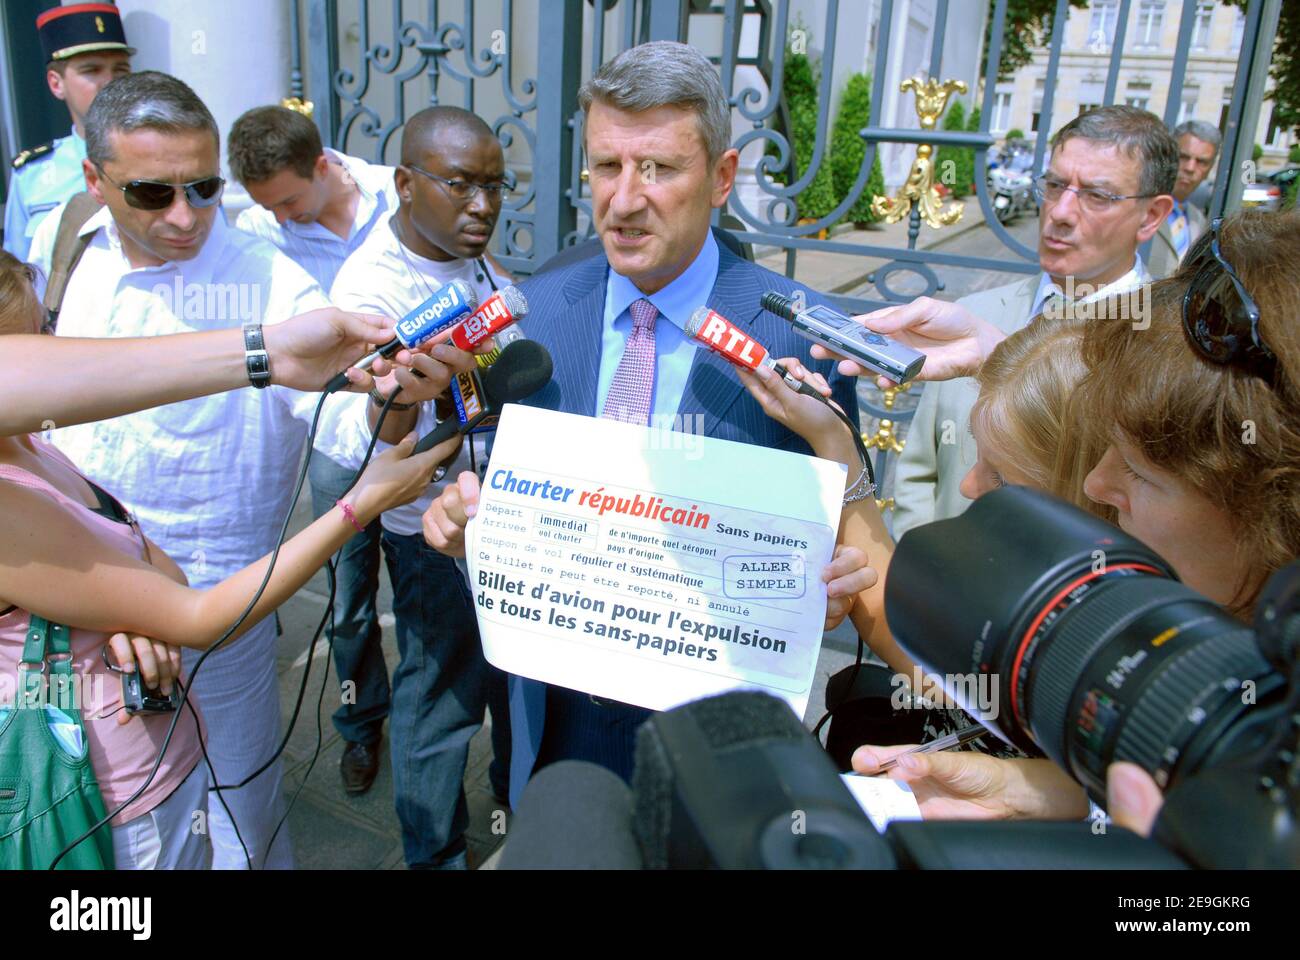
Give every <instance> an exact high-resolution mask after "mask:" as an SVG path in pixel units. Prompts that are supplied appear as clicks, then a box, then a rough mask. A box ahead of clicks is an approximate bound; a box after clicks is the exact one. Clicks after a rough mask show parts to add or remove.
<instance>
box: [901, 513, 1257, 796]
mask: <svg viewBox="0 0 1300 960" xmlns="http://www.w3.org/2000/svg"><path fill="white" fill-rule="evenodd" d="M885 610H886V616H887V619H888V621H889V625H890V629H891V631H892V632H893V634H894V636H895V638H897V640H898V642H899V643H900V644H901V645H902V647H903V649H904V650H906V651H907V652H908V653H909V654H910V655H911V656H912V657H913V658H914V659H916V660H917V661H918V662H919V663H921V664H922V665H924V667H925V668H926V669H927V671H929V673H930V675H931V676H932V677H934V679H935V681H936V682H939V683H941V684H942V686H943V689H944V690H945V691H946V692H947V693H948V695H949V696H951V697H953V698H954V699H955V700H956V701H957V702H959V703H961V705H962V706H963V707H964V708H965V709H966V710H967V711H968V712H969V713H971V714H972V715H974V716H976V717H978V718H979V719H980V721H981V722H983V723H984V724H985V725H986V726H988V727H990V728H991V729H993V730H994V731H995V732H997V733H998V735H999V736H1001V737H1002V738H1003V739H1005V740H1007V741H1008V742H1010V743H1013V744H1015V745H1017V746H1019V747H1020V748H1021V749H1023V750H1025V751H1026V752H1029V753H1042V754H1046V755H1047V756H1049V757H1051V758H1052V760H1054V761H1055V762H1056V763H1058V764H1059V765H1060V766H1062V767H1064V768H1065V769H1066V770H1067V771H1069V772H1070V774H1071V775H1072V776H1073V777H1075V779H1077V780H1078V781H1079V782H1081V783H1083V784H1084V785H1085V786H1086V787H1088V788H1089V790H1091V791H1092V792H1093V793H1094V795H1102V794H1104V792H1105V774H1106V768H1107V766H1109V764H1111V763H1112V762H1115V761H1118V760H1127V761H1131V762H1134V763H1137V764H1140V765H1141V766H1142V767H1144V768H1145V769H1146V770H1148V771H1149V772H1150V773H1151V774H1152V775H1153V776H1154V777H1155V778H1156V781H1157V782H1158V783H1159V784H1160V785H1161V786H1167V785H1172V784H1173V783H1175V782H1177V781H1178V780H1180V779H1181V778H1183V777H1184V776H1186V775H1187V774H1189V773H1191V772H1193V771H1195V770H1196V769H1198V768H1199V767H1201V766H1202V765H1203V764H1204V763H1206V762H1207V761H1212V760H1214V759H1215V758H1216V757H1218V756H1220V755H1222V754H1223V753H1224V752H1225V751H1228V750H1235V749H1248V748H1249V746H1250V745H1252V742H1255V741H1259V740H1261V739H1262V738H1263V737H1264V736H1265V735H1266V732H1267V729H1268V726H1267V724H1268V723H1269V722H1270V721H1271V720H1272V719H1273V717H1272V711H1270V710H1268V709H1267V705H1268V704H1269V703H1270V702H1271V701H1272V700H1275V699H1276V697H1275V696H1274V694H1275V693H1276V692H1277V691H1278V690H1280V688H1281V685H1282V682H1281V678H1280V677H1279V676H1278V675H1277V674H1276V673H1275V672H1274V671H1273V670H1272V668H1271V667H1270V666H1269V664H1268V662H1267V661H1266V660H1265V659H1264V657H1263V656H1262V655H1261V654H1260V653H1259V650H1258V648H1257V646H1256V644H1255V642H1254V635H1253V633H1252V631H1251V630H1250V629H1249V628H1248V627H1247V626H1245V625H1244V624H1242V623H1241V622H1240V621H1238V620H1236V619H1234V618H1233V617H1231V616H1230V615H1229V614H1227V613H1226V612H1224V611H1223V610H1222V609H1221V608H1220V607H1219V606H1218V605H1217V604H1215V603H1213V602H1212V601H1210V600H1208V599H1206V598H1205V597H1202V596H1201V595H1199V594H1197V593H1196V592H1194V591H1193V590H1191V589H1189V588H1188V587H1186V586H1184V585H1183V584H1181V583H1179V582H1178V581H1177V579H1176V578H1175V576H1174V573H1173V570H1172V569H1171V568H1170V567H1169V565H1168V564H1167V563H1166V562H1165V561H1164V560H1162V559H1161V558H1160V557H1159V556H1157V555H1156V554H1155V553H1154V552H1152V551H1151V550H1150V549H1149V548H1147V547H1145V546H1143V545H1142V544H1141V543H1139V542H1138V541H1137V540H1134V539H1133V538H1132V537H1129V536H1128V535H1127V534H1125V533H1124V532H1123V531H1121V530H1119V529H1117V528H1116V527H1113V526H1111V525H1110V524H1108V523H1105V522H1104V521H1102V520H1100V519H1098V518H1096V517H1093V516H1091V515H1089V514H1087V513H1085V512H1083V511H1082V510H1079V509H1077V508H1075V507H1072V506H1070V505H1068V504H1065V503H1063V502H1062V501H1060V500H1057V499H1056V498H1054V497H1052V496H1050V495H1048V494H1046V493H1043V492H1041V491H1036V490H1029V489H1027V488H1024V487H1005V488H1002V489H1000V490H996V491H994V492H992V493H989V494H986V495H985V496H983V497H980V498H979V499H978V500H977V501H976V502H975V503H974V504H972V505H971V507H970V508H969V509H968V510H967V511H966V512H965V513H964V514H962V515H961V516H959V517H955V518H953V519H951V520H943V521H939V522H936V523H931V524H926V525H925V526H922V527H917V528H915V529H914V530H911V531H909V532H908V533H907V534H906V535H905V536H904V537H903V538H902V540H901V541H900V542H899V544H898V548H897V551H896V552H895V554H894V557H893V560H892V561H891V563H890V568H889V577H888V580H887V582H886V584H885Z"/></svg>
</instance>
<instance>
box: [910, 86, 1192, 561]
mask: <svg viewBox="0 0 1300 960" xmlns="http://www.w3.org/2000/svg"><path fill="white" fill-rule="evenodd" d="M1177 173H1178V144H1177V143H1176V142H1175V141H1174V139H1173V137H1172V136H1170V134H1169V131H1168V129H1167V128H1166V127H1165V126H1164V124H1163V123H1162V122H1161V121H1160V118H1159V117H1157V116H1155V115H1154V114H1152V113H1149V112H1148V111H1146V110H1140V109H1138V108H1136V107H1129V106H1111V107H1101V108H1098V109H1096V110H1091V111H1089V112H1087V113H1084V114H1081V115H1080V116H1078V117H1076V118H1075V119H1074V120H1072V121H1070V122H1069V123H1067V124H1066V125H1065V126H1064V127H1062V128H1061V129H1060V130H1059V131H1057V133H1056V135H1055V136H1054V137H1053V138H1052V155H1051V163H1050V164H1049V166H1048V169H1047V172H1046V173H1045V174H1044V175H1043V176H1040V177H1039V178H1038V180H1037V181H1036V182H1035V189H1036V195H1037V197H1038V204H1039V225H1038V264H1039V267H1040V268H1041V272H1040V273H1038V274H1036V275H1034V276H1031V277H1028V278H1026V279H1024V280H1019V281H1016V282H1015V283H1010V284H1007V285H1006V286H1003V287H998V288H996V289H993V290H988V291H982V292H980V293H976V294H972V295H971V296H968V297H964V298H962V299H961V300H959V301H958V302H957V304H956V305H953V304H940V303H937V302H936V301H932V300H929V299H928V298H919V299H918V300H916V301H913V302H912V303H910V304H908V305H907V306H906V307H903V308H899V312H903V311H906V312H907V313H908V314H910V315H914V316H915V318H916V319H917V320H921V319H923V318H924V317H925V316H926V314H927V313H933V312H935V311H942V312H945V313H951V312H952V311H954V310H955V309H961V308H964V309H965V310H966V311H969V313H970V314H973V315H974V317H976V318H979V319H981V320H984V321H988V322H989V323H992V324H994V325H995V326H996V327H997V328H998V329H1000V330H1001V331H1002V332H1003V333H1006V334H1010V333H1014V332H1015V331H1016V330H1019V329H1020V328H1022V327H1024V326H1025V325H1026V324H1028V323H1029V321H1030V320H1031V319H1033V318H1034V317H1035V316H1037V315H1038V314H1040V313H1041V314H1044V315H1048V316H1053V315H1054V316H1057V317H1062V316H1065V315H1066V313H1067V312H1069V311H1076V313H1077V312H1078V311H1087V312H1086V313H1085V314H1083V315H1086V316H1096V315H1098V314H1099V313H1100V312H1101V311H1104V310H1108V311H1112V315H1118V314H1117V313H1114V311H1120V312H1122V311H1125V310H1132V309H1134V304H1133V303H1131V302H1130V298H1128V297H1127V296H1125V295H1126V294H1128V293H1132V292H1133V291H1136V289H1137V288H1138V287H1139V286H1141V285H1142V284H1143V283H1145V282H1147V281H1148V279H1149V276H1148V274H1147V272H1146V269H1145V267H1144V266H1143V264H1142V260H1141V258H1140V257H1139V256H1138V252H1137V251H1138V247H1139V246H1141V245H1142V244H1143V243H1145V242H1146V241H1147V240H1149V239H1150V238H1151V237H1152V236H1153V235H1154V234H1155V232H1156V231H1157V230H1158V229H1159V228H1160V225H1161V224H1162V223H1164V222H1165V219H1166V218H1167V217H1168V215H1169V211H1170V209H1171V208H1172V206H1173V197H1172V196H1170V193H1171V191H1172V190H1173V189H1174V182H1175V178H1176V176H1177ZM1135 319H1136V318H1135ZM921 349H925V347H922V348H921ZM978 393H979V390H978V386H977V385H976V383H975V381H974V380H972V379H971V378H969V377H963V378H960V379H957V380H948V381H944V382H937V383H928V384H926V386H925V390H924V392H923V393H922V395H921V401H920V403H919V405H918V406H917V410H916V415H915V416H914V417H913V419H912V423H911V425H910V427H909V428H908V431H907V439H906V445H905V447H904V449H903V454H902V456H901V457H900V458H899V461H898V470H897V474H896V476H895V480H894V502H895V509H894V527H893V533H894V536H895V537H900V536H902V535H903V534H904V533H905V532H907V531H908V530H910V529H911V528H912V527H915V526H919V525H920V524H923V523H929V522H930V521H932V520H943V519H946V518H948V517H952V516H956V515H957V514H959V513H961V512H962V511H963V510H965V509H966V507H967V506H969V505H970V503H971V501H970V500H969V499H967V498H966V497H965V496H963V495H962V493H961V491H960V489H959V487H960V485H961V480H962V477H963V476H965V475H966V473H967V471H969V470H970V468H971V467H972V466H973V465H974V464H975V460H976V451H975V443H974V439H973V438H972V437H971V434H970V429H969V424H970V408H971V406H972V404H973V403H974V402H975V398H976V397H977V396H978Z"/></svg>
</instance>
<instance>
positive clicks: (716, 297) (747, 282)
mask: <svg viewBox="0 0 1300 960" xmlns="http://www.w3.org/2000/svg"><path fill="white" fill-rule="evenodd" d="M744 267H745V264H744V262H743V261H742V260H741V259H740V258H739V257H737V256H736V255H735V254H734V253H732V252H731V251H730V250H729V249H727V247H726V246H725V245H723V244H718V278H717V280H716V281H714V284H713V292H712V293H711V294H710V295H709V302H708V307H709V309H710V310H713V311H716V312H717V313H719V314H721V315H722V316H724V317H726V318H727V319H728V320H730V321H731V322H732V323H734V324H735V325H736V326H738V327H740V328H741V329H742V330H745V331H747V332H752V330H751V328H752V327H753V325H754V318H755V317H757V316H758V315H759V313H761V312H762V307H761V306H759V298H760V297H761V296H762V294H763V290H762V289H761V287H760V285H759V283H758V272H757V271H755V270H746V269H745V268H744ZM744 389H745V388H744V386H743V385H742V384H741V382H740V379H739V378H738V377H737V376H736V372H735V371H734V370H733V369H732V368H731V363H730V362H729V361H727V360H726V359H724V358H723V357H722V356H721V355H720V354H718V353H715V352H714V351H712V350H710V349H709V348H708V347H706V346H704V345H703V344H701V345H700V347H699V348H698V349H697V350H696V351H695V357H694V359H693V360H692V362H691V374H690V377H688V378H687V380H686V389H685V390H684V391H683V392H682V399H681V402H680V403H679V404H678V406H677V412H678V415H679V416H686V415H690V414H695V413H703V414H704V434H705V436H713V435H714V433H715V431H716V430H717V428H718V424H719V422H720V421H722V420H723V419H724V418H725V417H726V414H727V411H728V410H729V409H730V408H731V405H732V404H734V403H735V402H736V400H737V399H738V398H739V397H740V395H741V393H742V392H743V391H744Z"/></svg>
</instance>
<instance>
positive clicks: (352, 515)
mask: <svg viewBox="0 0 1300 960" xmlns="http://www.w3.org/2000/svg"><path fill="white" fill-rule="evenodd" d="M334 506H336V507H338V508H339V509H340V510H342V511H343V516H345V517H347V519H348V523H350V524H352V526H353V527H355V528H356V531H357V533H365V532H366V528H365V527H363V526H362V525H361V524H360V523H358V522H357V514H356V511H355V510H353V509H352V504H350V503H348V502H347V501H346V500H335V501H334Z"/></svg>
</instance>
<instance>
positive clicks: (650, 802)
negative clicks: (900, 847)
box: [632, 691, 893, 869]
mask: <svg viewBox="0 0 1300 960" xmlns="http://www.w3.org/2000/svg"><path fill="white" fill-rule="evenodd" d="M632 791H633V797H634V800H633V802H634V810H635V815H634V817H633V821H632V822H633V828H634V830H635V831H636V837H637V842H638V844H639V845H640V848H641V856H642V860H643V861H644V863H645V866H646V869H665V868H666V869H682V868H685V869H698V868H707V867H721V868H723V869H754V868H768V869H788V868H794V869H827V868H830V869H861V868H866V867H877V866H882V867H883V866H889V865H891V864H892V863H893V858H892V855H891V854H890V852H889V849H888V846H887V845H886V844H885V841H884V840H883V838H881V837H880V835H879V834H878V833H877V832H876V830H875V828H873V827H872V826H871V824H870V822H869V821H868V820H867V819H866V817H865V816H864V815H863V814H862V812H861V810H860V808H859V807H858V805H857V802H856V801H855V800H854V799H853V797H852V795H851V794H850V793H849V791H848V788H847V787H845V786H844V784H843V782H842V781H841V780H840V777H839V774H838V772H837V771H836V770H835V765H834V764H833V763H832V762H831V760H830V758H829V757H828V756H827V755H826V753H825V751H824V750H823V749H822V747H821V745H820V744H819V743H817V741H816V740H814V739H813V738H812V736H811V735H810V734H809V733H808V731H807V730H805V729H804V727H803V724H802V723H801V722H800V721H799V718H798V717H796V716H795V714H794V711H792V710H791V709H790V707H789V705H788V704H786V703H785V702H784V701H782V700H778V699H777V698H775V697H772V696H769V695H767V694H765V693H759V692H755V691H737V692H734V693H726V694H722V695H720V696H716V697H708V698H706V699H703V700H696V701H694V702H692V703H688V704H686V705H685V706H682V707H678V708H676V709H674V710H669V711H667V712H665V713H660V714H655V715H654V716H652V717H651V718H650V719H649V720H647V721H646V722H645V724H643V725H642V727H641V729H640V730H639V731H638V733H637V754H636V766H635V770H634V772H633V775H632Z"/></svg>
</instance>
